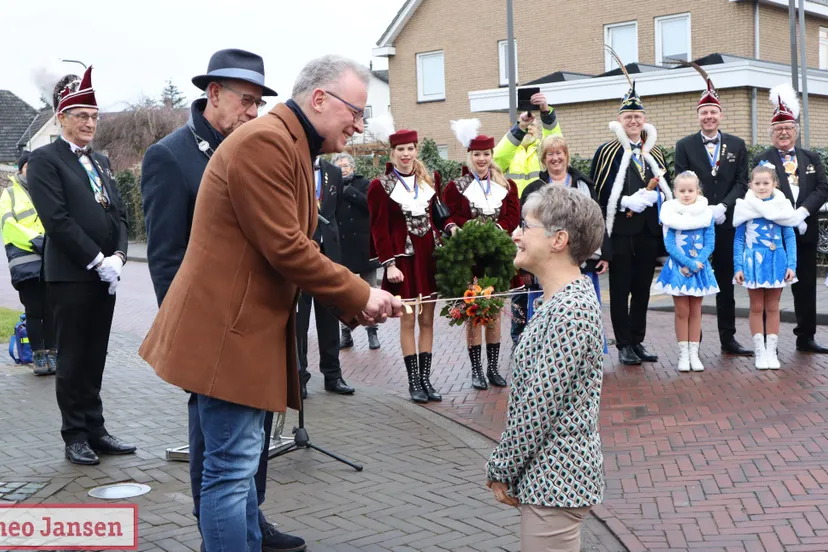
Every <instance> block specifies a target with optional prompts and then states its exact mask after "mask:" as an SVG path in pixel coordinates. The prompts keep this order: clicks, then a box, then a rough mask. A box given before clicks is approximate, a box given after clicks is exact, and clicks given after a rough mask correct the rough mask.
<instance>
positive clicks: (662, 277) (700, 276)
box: [653, 196, 719, 297]
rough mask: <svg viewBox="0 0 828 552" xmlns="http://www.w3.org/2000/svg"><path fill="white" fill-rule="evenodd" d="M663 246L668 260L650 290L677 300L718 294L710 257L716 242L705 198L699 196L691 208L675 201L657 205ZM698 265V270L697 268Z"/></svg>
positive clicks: (711, 214)
mask: <svg viewBox="0 0 828 552" xmlns="http://www.w3.org/2000/svg"><path fill="white" fill-rule="evenodd" d="M660 218H661V224H662V225H663V226H664V229H665V235H664V246H665V247H666V248H667V253H669V254H670V258H669V259H667V262H666V263H664V268H662V269H661V274H659V276H658V280H656V283H655V286H653V289H654V290H655V291H659V292H661V293H665V294H667V295H673V296H678V297H704V296H706V295H715V294H717V293H719V285H718V284H717V283H716V276H715V275H714V274H713V268H712V267H711V266H710V255H712V254H713V248H714V246H715V242H716V230H715V226H714V224H713V212H712V211H711V210H710V207H709V206H708V204H707V198H705V197H703V196H699V197H698V198H696V202H695V203H693V204H691V205H683V204H681V203H680V202H679V200H678V199H671V200H669V201H665V202H664V204H663V205H662V206H661V215H660ZM698 263H702V265H703V266H702V267H701V268H699V267H698Z"/></svg>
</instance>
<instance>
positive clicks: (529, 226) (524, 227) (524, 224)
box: [520, 220, 543, 232]
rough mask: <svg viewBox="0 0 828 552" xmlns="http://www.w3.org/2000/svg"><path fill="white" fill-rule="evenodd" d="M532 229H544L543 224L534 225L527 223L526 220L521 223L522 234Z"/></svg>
mask: <svg viewBox="0 0 828 552" xmlns="http://www.w3.org/2000/svg"><path fill="white" fill-rule="evenodd" d="M532 228H543V224H533V223H531V222H526V221H525V220H522V221H520V231H521V232H526V231H527V230H531V229H532Z"/></svg>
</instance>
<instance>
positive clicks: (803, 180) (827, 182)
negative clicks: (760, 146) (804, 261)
mask: <svg viewBox="0 0 828 552" xmlns="http://www.w3.org/2000/svg"><path fill="white" fill-rule="evenodd" d="M761 161H768V162H769V163H771V164H772V165H774V166H776V176H777V178H778V179H779V189H780V190H782V193H784V194H785V197H787V198H788V200H789V201H790V202H791V203H794V199H793V194H792V193H791V185H790V184H789V183H788V175H787V174H785V168H784V167H783V166H782V159H780V157H779V151H778V150H777V149H776V148H773V147H772V148H768V149H766V150H765V151H763V152H762V153H761V154H760V155H759V156H757V157H756V158H754V160H753V162H754V163H755V164H756V165H758V164H759V163H760V162H761ZM796 162H797V164H798V169H797V174H798V175H799V197H798V198H797V200H796V203H795V205H794V207H795V208H799V207H805V208H806V209H807V210H808V213H810V215H809V216H808V218H807V219H805V222H806V223H807V224H808V230H806V231H805V235H804V236H801V237H800V236H799V233H797V237H799V239H801V240H802V241H803V242H805V243H817V241H819V228H818V227H819V219H818V215H819V209H820V207H822V205H823V204H824V203H825V202H826V201H828V179H826V177H825V167H823V166H822V161H821V160H820V158H819V155H817V154H816V153H814V152H812V151H809V150H806V149H802V148H796Z"/></svg>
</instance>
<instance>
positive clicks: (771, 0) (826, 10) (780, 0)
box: [730, 0, 828, 19]
mask: <svg viewBox="0 0 828 552" xmlns="http://www.w3.org/2000/svg"><path fill="white" fill-rule="evenodd" d="M730 1H731V2H750V3H751V4H752V3H753V0H730ZM795 2H796V7H797V8H799V6H800V5H801V4H802V0H795ZM759 3H760V4H766V5H768V6H776V7H778V8H785V9H787V8H788V0H759ZM805 13H806V14H808V15H816V16H819V17H824V18H826V19H828V2H825V1H824V0H817V1H813V0H812V1H808V0H805Z"/></svg>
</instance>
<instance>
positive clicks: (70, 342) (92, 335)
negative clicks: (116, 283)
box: [49, 282, 115, 445]
mask: <svg viewBox="0 0 828 552" xmlns="http://www.w3.org/2000/svg"><path fill="white" fill-rule="evenodd" d="M108 288H109V284H105V283H103V282H94V283H85V282H84V283H81V282H57V283H50V284H49V301H50V304H51V306H52V313H53V315H54V322H55V329H56V333H57V350H58V355H57V376H56V379H55V392H56V394H57V403H58V407H59V408H60V415H61V417H62V418H63V425H62V427H61V430H60V433H61V436H62V437H63V440H64V442H65V443H66V444H67V445H68V444H71V443H75V442H78V441H87V440H89V439H99V438H101V437H103V436H105V435H107V431H106V429H105V428H104V417H103V403H102V402H101V381H102V379H103V371H104V365H105V364H106V352H107V347H108V346H109V331H110V329H111V328H112V314H113V312H114V311H115V296H114V295H109V292H108Z"/></svg>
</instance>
